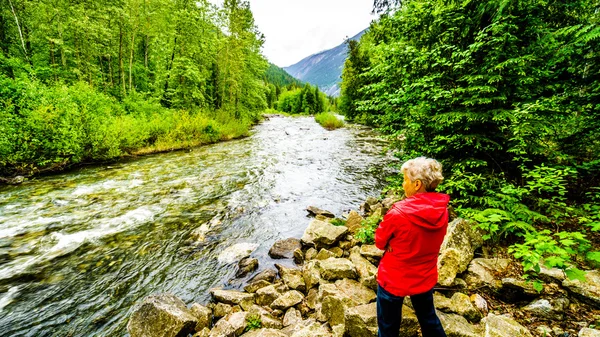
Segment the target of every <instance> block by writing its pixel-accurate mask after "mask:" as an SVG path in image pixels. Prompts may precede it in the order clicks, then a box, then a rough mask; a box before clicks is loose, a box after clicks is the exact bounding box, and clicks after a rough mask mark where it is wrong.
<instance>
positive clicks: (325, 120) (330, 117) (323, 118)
mask: <svg viewBox="0 0 600 337" xmlns="http://www.w3.org/2000/svg"><path fill="white" fill-rule="evenodd" d="M315 121H317V123H319V124H321V126H322V127H324V128H325V129H327V130H335V129H338V128H341V127H343V126H344V121H342V120H341V119H339V118H337V117H336V116H335V115H334V114H333V113H332V112H323V113H320V114H317V115H315Z"/></svg>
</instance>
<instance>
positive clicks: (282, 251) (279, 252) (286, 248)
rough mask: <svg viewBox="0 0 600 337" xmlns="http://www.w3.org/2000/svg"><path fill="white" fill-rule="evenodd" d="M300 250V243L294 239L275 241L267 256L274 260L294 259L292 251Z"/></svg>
mask: <svg viewBox="0 0 600 337" xmlns="http://www.w3.org/2000/svg"><path fill="white" fill-rule="evenodd" d="M296 249H302V243H301V242H300V240H298V239H295V238H289V239H285V240H280V241H277V242H275V243H274V244H273V246H272V247H271V249H270V250H269V256H270V257H272V258H274V259H291V258H293V257H294V251H295V250H296Z"/></svg>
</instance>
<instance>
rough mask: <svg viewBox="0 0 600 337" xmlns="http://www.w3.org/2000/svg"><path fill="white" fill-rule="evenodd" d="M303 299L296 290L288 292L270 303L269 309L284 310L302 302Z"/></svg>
mask: <svg viewBox="0 0 600 337" xmlns="http://www.w3.org/2000/svg"><path fill="white" fill-rule="evenodd" d="M303 299H304V295H302V293H301V292H299V291H297V290H290V291H288V292H286V293H284V294H283V295H281V296H280V297H278V298H277V299H276V300H275V301H273V303H271V308H273V309H277V310H286V309H287V308H290V307H293V306H295V305H296V304H298V303H300V302H302V300H303Z"/></svg>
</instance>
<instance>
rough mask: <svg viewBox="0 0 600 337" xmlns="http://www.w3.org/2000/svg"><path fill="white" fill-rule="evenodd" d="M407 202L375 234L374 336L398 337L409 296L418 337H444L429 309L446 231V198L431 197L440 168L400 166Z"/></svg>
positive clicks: (419, 161)
mask: <svg viewBox="0 0 600 337" xmlns="http://www.w3.org/2000/svg"><path fill="white" fill-rule="evenodd" d="M400 170H401V171H402V173H403V174H404V183H403V184H402V187H403V188H404V193H405V194H406V199H404V200H402V201H399V202H397V203H395V204H394V205H393V206H392V208H391V209H390V210H389V211H388V212H387V214H386V215H385V216H384V218H383V221H382V222H381V223H380V224H379V227H378V228H377V231H376V232H375V245H376V246H377V247H378V248H379V249H382V250H385V253H384V255H383V258H382V259H381V262H380V263H379V270H378V274H377V282H378V284H379V286H378V288H377V324H378V326H379V337H398V333H399V331H400V322H401V320H402V303H403V302H404V297H406V296H410V299H411V302H412V304H413V308H414V309H415V314H416V315H417V319H418V320H419V325H420V326H421V331H422V333H423V337H438V336H444V337H445V336H446V333H445V332H444V328H443V327H442V324H441V323H440V320H439V318H438V317H437V315H436V313H435V307H434V306H433V287H434V286H435V285H436V283H437V279H438V272H437V257H438V254H439V252H440V246H441V245H442V241H444V236H445V235H446V228H447V227H448V208H447V207H448V201H449V200H450V197H449V196H448V195H446V194H443V193H437V192H435V188H436V187H437V186H438V184H439V183H440V182H441V181H442V180H443V179H444V177H443V176H442V165H441V164H440V163H439V162H438V161H437V160H435V159H430V158H425V157H419V158H415V159H411V160H409V161H407V162H405V163H404V164H403V165H402V167H401V169H400Z"/></svg>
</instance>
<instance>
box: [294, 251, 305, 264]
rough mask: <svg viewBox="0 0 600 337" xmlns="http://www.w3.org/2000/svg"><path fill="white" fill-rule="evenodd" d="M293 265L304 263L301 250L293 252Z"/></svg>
mask: <svg viewBox="0 0 600 337" xmlns="http://www.w3.org/2000/svg"><path fill="white" fill-rule="evenodd" d="M294 263H295V264H303V263H304V253H303V252H302V249H296V250H294Z"/></svg>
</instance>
